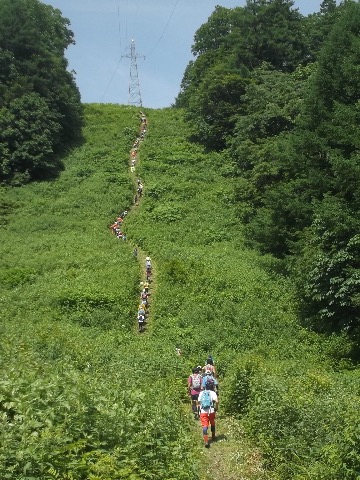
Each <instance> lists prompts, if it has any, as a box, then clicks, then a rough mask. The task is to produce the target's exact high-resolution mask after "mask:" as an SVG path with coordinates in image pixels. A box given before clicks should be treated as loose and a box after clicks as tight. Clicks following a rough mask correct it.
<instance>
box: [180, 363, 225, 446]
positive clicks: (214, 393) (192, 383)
mask: <svg viewBox="0 0 360 480" xmlns="http://www.w3.org/2000/svg"><path fill="white" fill-rule="evenodd" d="M187 388H188V394H189V397H190V399H191V410H192V413H193V415H194V419H195V420H199V419H200V423H201V426H202V434H203V439H204V444H205V448H209V447H210V443H209V435H208V429H209V425H210V430H211V440H212V441H213V442H214V441H215V440H216V436H215V414H216V412H217V410H218V408H219V382H218V380H217V378H216V368H215V364H214V360H213V358H212V357H211V356H209V357H208V358H207V359H206V362H205V365H204V366H201V365H197V366H196V367H194V368H193V369H192V373H191V375H189V377H188V381H187Z"/></svg>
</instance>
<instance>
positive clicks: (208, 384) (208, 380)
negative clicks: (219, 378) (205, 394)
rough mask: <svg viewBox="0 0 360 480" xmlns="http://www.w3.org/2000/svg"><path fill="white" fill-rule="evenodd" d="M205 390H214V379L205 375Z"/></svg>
mask: <svg viewBox="0 0 360 480" xmlns="http://www.w3.org/2000/svg"><path fill="white" fill-rule="evenodd" d="M205 388H210V390H214V389H215V379H214V377H211V376H210V375H206V380H205Z"/></svg>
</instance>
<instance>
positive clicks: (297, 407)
mask: <svg viewBox="0 0 360 480" xmlns="http://www.w3.org/2000/svg"><path fill="white" fill-rule="evenodd" d="M147 113H148V120H149V133H148V135H147V137H146V141H145V142H144V143H143V145H142V146H141V150H140V165H139V172H138V173H139V176H140V177H141V178H142V179H143V181H144V183H145V196H144V199H143V200H142V202H141V204H140V206H139V207H138V208H137V209H133V210H132V211H131V214H130V215H128V217H127V218H126V222H125V224H126V225H125V229H126V232H127V234H128V239H129V240H128V242H122V241H117V240H116V239H115V238H114V237H113V236H111V235H110V234H109V231H108V228H107V227H108V225H109V223H110V222H111V221H112V220H113V218H114V216H115V214H116V213H117V212H119V211H120V210H124V209H125V208H127V207H128V206H129V205H130V203H131V200H132V196H133V179H131V178H130V177H129V174H128V158H129V155H128V153H129V148H130V146H131V143H132V140H133V139H134V136H135V135H136V133H137V126H138V124H137V121H138V120H137V113H136V109H133V108H128V107H117V106H96V105H92V106H87V119H88V120H87V127H86V138H87V141H86V143H85V144H84V145H83V146H82V147H81V148H79V149H77V150H76V151H75V152H74V153H72V154H71V155H70V156H69V157H68V158H67V159H66V170H65V172H63V174H62V175H61V176H60V178H59V179H58V180H56V181H54V182H51V183H41V184H33V185H29V186H26V187H23V188H19V189H12V190H11V191H7V192H6V193H5V195H6V202H7V205H8V207H7V211H9V212H10V214H9V215H8V216H7V218H6V221H7V222H8V224H7V226H6V228H5V230H4V232H3V233H4V235H3V238H4V241H3V243H2V270H1V272H2V282H1V283H2V284H3V288H2V291H1V297H2V302H3V307H4V308H3V319H4V321H3V322H2V334H3V335H2V342H1V347H2V353H3V354H2V358H3V360H4V364H3V366H2V369H1V376H2V378H4V381H3V382H0V386H1V390H0V394H1V395H2V399H1V400H0V401H1V402H2V403H1V408H2V412H3V415H4V418H5V419H7V422H5V427H4V430H3V440H4V442H3V445H5V444H6V447H4V446H3V447H2V450H0V455H1V456H2V458H1V460H3V462H1V461H0V465H1V464H3V467H1V468H3V470H0V473H1V476H2V477H4V475H5V474H8V473H9V472H10V471H14V473H13V476H12V477H11V476H10V477H9V478H20V473H19V472H23V471H24V467H25V465H28V466H27V470H28V472H29V475H30V474H32V475H33V476H40V477H41V476H42V477H41V478H55V477H56V474H59V475H62V477H61V478H67V477H66V475H69V474H70V473H71V475H73V478H79V479H80V478H92V479H95V478H133V479H136V478H146V479H147V478H157V479H161V478H164V479H170V478H174V479H177V480H182V479H184V480H185V479H196V478H198V477H199V476H200V477H201V478H206V476H207V474H206V467H205V468H204V470H203V472H202V473H199V472H200V470H199V466H198V463H197V462H198V461H199V458H201V456H200V455H199V450H198V448H194V446H195V447H197V446H198V447H199V448H200V447H201V431H200V429H199V428H198V427H196V428H195V430H194V426H191V419H190V418H189V417H188V416H187V415H186V414H184V412H187V411H188V407H187V406H186V395H185V385H184V383H185V378H186V376H187V374H188V372H189V369H190V367H191V366H193V365H194V364H197V363H199V362H203V361H204V359H205V357H206V355H207V354H208V353H212V354H213V355H214V357H215V359H216V361H217V365H218V370H219V372H220V374H221V376H222V389H223V391H222V396H221V399H222V403H223V405H224V407H227V409H228V410H229V411H233V412H243V413H244V412H245V411H248V415H247V416H246V417H244V420H245V421H244V425H245V426H246V428H247V430H248V431H249V432H252V433H254V434H255V433H257V434H258V438H257V439H258V440H260V444H261V446H262V447H263V450H264V452H265V453H266V456H267V458H270V459H271V462H273V463H272V464H271V466H272V467H273V468H275V469H277V470H278V471H280V470H281V468H280V467H281V465H282V464H283V462H284V461H285V463H286V465H288V464H290V465H292V463H294V462H295V460H294V458H295V454H296V455H297V456H298V457H299V455H304V453H303V452H306V451H307V450H306V448H307V445H308V444H307V443H306V441H308V439H307V437H306V436H308V437H311V435H312V429H313V426H314V421H315V420H314V419H315V418H316V416H317V415H319V414H321V415H322V414H324V412H323V411H322V410H321V409H320V408H319V407H318V404H321V402H322V401H323V399H324V396H326V397H328V396H329V395H330V396H331V394H332V392H333V391H334V390H336V388H338V385H339V382H338V380H337V379H335V378H334V377H333V376H331V373H330V372H331V365H330V364H329V356H328V353H329V351H330V350H331V348H332V349H334V344H333V343H331V342H330V344H329V345H328V344H327V343H326V342H322V341H320V340H319V339H318V338H317V337H316V336H314V335H313V334H311V333H307V332H305V331H304V330H302V329H301V328H300V327H299V326H298V325H297V323H296V317H295V314H294V311H293V305H294V301H293V299H292V294H291V290H290V288H289V286H288V285H287V284H286V282H285V281H284V280H283V279H281V277H274V276H272V275H271V274H269V273H266V270H267V269H265V268H264V266H265V267H266V266H267V265H266V262H267V260H266V259H263V258H260V257H258V256H257V255H256V254H255V253H254V252H251V251H248V250H247V249H246V248H245V247H244V242H243V238H242V234H241V228H240V227H239V225H238V222H237V219H236V210H235V207H234V206H233V204H232V180H231V177H229V176H228V173H229V171H231V166H229V164H228V163H227V161H226V159H224V158H223V157H222V156H221V155H215V154H212V155H205V154H204V153H203V152H202V151H201V149H200V148H199V147H197V146H195V145H192V144H190V143H189V142H188V141H187V140H186V135H187V127H186V126H185V125H184V123H183V120H182V117H181V113H180V112H177V111H174V110H171V109H164V110H154V111H149V112H147ZM134 244H136V245H138V246H139V247H140V248H141V249H142V250H141V252H142V253H143V254H144V253H145V252H146V253H147V254H150V255H151V257H152V259H153V262H154V264H155V266H156V284H153V295H152V299H151V318H150V322H149V326H148V331H147V334H146V335H143V336H139V335H137V334H135V333H134V323H135V312H136V305H137V296H138V288H139V280H140V275H141V270H142V268H140V266H139V265H138V264H137V263H136V262H135V261H134V259H133V257H132V253H131V252H132V246H133V245H134ZM177 345H179V346H180V347H181V348H182V350H183V352H184V355H183V357H182V358H177V357H176V356H175V355H174V349H175V347H176V346H177ZM339 346H341V345H340V344H339ZM304 384H305V385H306V394H304V395H302V396H301V392H302V391H303V385H304ZM39 392H40V393H39ZM239 392H240V394H241V395H240V397H239ZM37 398H40V399H41V401H40V402H38V401H36V400H35V399H37ZM54 398H57V400H56V401H55V400H54ZM267 398H270V399H271V401H269V402H267V403H266V399H267ZM257 399H258V400H257ZM159 400H160V401H159ZM181 401H184V402H185V403H184V407H185V410H184V408H182V407H181V408H179V405H180V402H181ZM257 402H258V406H257ZM330 403H331V402H330V401H329V404H330ZM314 404H315V407H317V409H316V408H313V406H314ZM290 406H291V408H292V410H291V411H290V410H289V408H290ZM330 406H331V407H332V408H334V405H330ZM224 407H223V412H222V413H221V415H222V416H223V418H222V419H220V423H219V425H220V430H219V434H220V435H222V434H226V435H227V436H228V438H230V441H228V442H219V443H218V444H217V445H216V446H214V448H213V449H212V451H213V452H216V453H213V454H211V457H209V458H212V459H213V462H214V463H213V464H212V466H213V467H214V468H216V469H218V470H219V471H220V472H221V477H222V478H229V479H230V478H233V477H232V475H233V472H236V474H237V475H238V477H239V476H240V475H243V477H244V478H252V479H255V478H265V476H264V474H263V473H262V470H261V468H259V467H260V466H261V462H260V460H259V459H258V457H257V453H256V451H253V450H248V449H246V448H247V447H246V448H245V445H244V441H241V442H237V437H238V436H239V432H241V431H242V430H241V428H240V426H239V424H237V423H233V422H229V421H228V420H227V419H226V417H224ZM14 412H16V413H15V414H14ZM24 412H27V413H26V415H24ZM261 412H263V413H261ZM301 412H304V415H305V417H309V421H308V422H306V421H305V420H306V419H305V420H304V419H302V417H301ZM261 414H262V416H261ZM294 415H295V416H294ZM325 416H326V415H325ZM49 418H50V419H51V422H50V423H49V422H48V419H49ZM294 419H296V421H297V422H298V423H296V424H295V423H294V421H295V420H294ZM327 421H328V417H326V418H325V420H324V423H326V422H327ZM34 422H35V423H34ZM36 422H38V423H36ZM275 422H278V425H276V424H275ZM301 422H302V423H301ZM14 425H15V426H16V428H17V429H20V430H21V431H22V435H23V436H22V439H19V438H18V437H17V436H16V435H14V433H13V432H14ZM294 425H295V426H296V428H295V429H294ZM320 427H322V426H319V427H317V428H319V429H320ZM301 428H302V429H303V430H305V433H304V435H303V436H304V437H306V441H305V440H304V443H305V446H304V448H303V450H301V451H299V450H297V448H296V447H291V446H290V447H289V452H286V453H285V454H284V453H283V451H281V450H284V449H283V445H282V444H281V443H279V441H278V439H277V438H274V437H272V435H274V432H275V433H276V432H277V431H279V429H281V430H282V431H283V432H284V437H283V438H284V441H285V442H286V444H288V443H289V440H288V439H289V435H290V436H291V435H293V433H292V432H293V430H295V435H293V441H294V442H295V443H296V442H298V443H299V442H300V441H299V439H302V437H301V432H300V430H301ZM287 429H288V430H287ZM34 432H36V435H34ZM286 435H287V436H286ZM296 435H297V436H296ZM329 439H330V437H329ZM326 440H327V439H325V441H326ZM301 441H302V440H301ZM300 443H301V442H300ZM308 443H309V442H308ZM19 452H21V455H20V454H19ZM219 454H220V455H219ZM244 455H245V456H246V455H247V458H248V461H247V462H244ZM286 455H288V457H286ZM5 459H6V460H5ZM221 459H223V460H225V461H222V460H221ZM284 459H285V460H284ZM219 461H220V462H221V464H219V463H217V464H216V462H219ZM306 461H307V460H306V459H305V460H304V459H300V460H299V464H300V465H302V464H304V462H305V463H306ZM274 462H275V463H274ZM276 462H277V463H276ZM244 463H245V464H246V465H245V466H244V465H243V464H244ZM295 463H296V462H295ZM49 464H51V465H52V467H51V468H53V470H51V468H50V467H49ZM269 465H270V463H269ZM277 465H280V467H277ZM287 468H288V467H287ZM291 468H293V467H291ZM294 468H295V467H294ZM12 469H13V470H12ZM283 470H284V469H283ZM44 472H46V475H48V477H46V476H45V473H44ZM49 472H50V473H49ZM130 472H131V474H132V475H133V477H130ZM280 473H281V472H280ZM280 473H279V475H280ZM282 474H283V475H284V477H283V478H286V475H287V478H289V475H290V474H289V472H288V471H285V470H284V471H283V473H282ZM293 477H294V475H293ZM24 478H25V477H24ZM69 478H70V477H69ZM279 478H280V477H279ZM294 478H295V477H294ZM298 478H301V477H298ZM319 478H320V477H319Z"/></svg>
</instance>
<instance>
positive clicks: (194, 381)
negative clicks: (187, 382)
mask: <svg viewBox="0 0 360 480" xmlns="http://www.w3.org/2000/svg"><path fill="white" fill-rule="evenodd" d="M201 380H202V377H201V375H200V373H195V374H194V375H191V386H192V388H193V389H194V390H199V389H200V387H201Z"/></svg>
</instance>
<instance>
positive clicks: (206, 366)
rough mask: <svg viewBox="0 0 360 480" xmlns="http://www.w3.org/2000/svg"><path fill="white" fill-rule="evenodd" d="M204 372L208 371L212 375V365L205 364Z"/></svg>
mask: <svg viewBox="0 0 360 480" xmlns="http://www.w3.org/2000/svg"><path fill="white" fill-rule="evenodd" d="M204 370H205V372H206V370H210V372H212V373H214V370H215V369H214V365H212V364H211V363H207V364H206V365H205V367H204Z"/></svg>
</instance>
